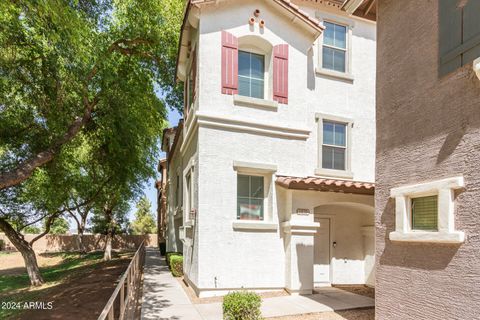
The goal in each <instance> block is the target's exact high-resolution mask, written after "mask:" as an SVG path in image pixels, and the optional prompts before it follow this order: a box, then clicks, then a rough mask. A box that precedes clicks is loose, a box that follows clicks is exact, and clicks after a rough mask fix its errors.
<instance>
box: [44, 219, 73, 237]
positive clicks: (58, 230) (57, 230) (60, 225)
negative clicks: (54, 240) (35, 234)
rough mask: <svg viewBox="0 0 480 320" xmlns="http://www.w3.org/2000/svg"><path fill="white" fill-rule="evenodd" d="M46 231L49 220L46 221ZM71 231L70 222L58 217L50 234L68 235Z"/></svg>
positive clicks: (51, 227) (52, 225) (52, 224)
mask: <svg viewBox="0 0 480 320" xmlns="http://www.w3.org/2000/svg"><path fill="white" fill-rule="evenodd" d="M43 227H44V229H46V228H47V220H45V221H44V225H43ZM68 230H69V225H68V221H67V220H66V219H65V218H63V217H58V218H56V219H54V220H53V222H52V223H51V225H50V230H49V233H50V234H66V233H67V232H68Z"/></svg>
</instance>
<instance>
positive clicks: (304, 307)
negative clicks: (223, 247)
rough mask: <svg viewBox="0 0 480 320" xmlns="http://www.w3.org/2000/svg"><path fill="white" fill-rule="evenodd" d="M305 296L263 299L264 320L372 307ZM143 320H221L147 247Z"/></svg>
mask: <svg viewBox="0 0 480 320" xmlns="http://www.w3.org/2000/svg"><path fill="white" fill-rule="evenodd" d="M317 291H319V293H316V294H312V295H305V296H282V297H275V298H266V299H263V302H262V308H261V309H262V314H263V316H264V317H266V318H268V317H277V316H286V315H298V314H304V313H313V312H326V311H338V310H347V309H355V308H364V307H373V306H374V305H375V303H374V300H373V299H372V298H368V297H365V296H361V295H358V294H354V293H350V292H347V291H344V290H340V289H336V288H331V287H326V288H322V289H320V290H318V289H317ZM142 319H159V320H221V319H222V304H221V303H207V304H192V302H191V301H190V299H189V298H188V296H187V294H186V293H185V291H184V290H183V288H182V286H181V285H180V284H179V283H178V281H177V280H176V279H175V278H174V277H173V276H172V275H171V273H170V271H169V270H168V267H167V266H166V264H165V259H164V258H163V257H162V258H161V257H160V252H159V251H158V249H153V248H147V253H146V258H145V276H144V283H143V303H142Z"/></svg>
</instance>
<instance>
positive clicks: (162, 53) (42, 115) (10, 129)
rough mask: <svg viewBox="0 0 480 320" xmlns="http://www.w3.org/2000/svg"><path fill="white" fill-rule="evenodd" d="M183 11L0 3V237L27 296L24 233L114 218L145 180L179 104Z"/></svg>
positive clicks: (32, 265) (155, 4)
mask: <svg viewBox="0 0 480 320" xmlns="http://www.w3.org/2000/svg"><path fill="white" fill-rule="evenodd" d="M182 6H183V4H182V1H181V0H142V1H135V0H123V1H114V0H110V1H109V0H105V1H94V0H82V1H69V2H66V1H60V0H52V1H43V2H38V1H33V0H32V1H28V0H26V1H14V2H11V1H3V2H0V30H1V32H0V229H1V230H2V231H3V232H5V233H6V234H7V236H8V237H9V239H10V240H11V241H12V243H13V244H14V245H15V247H16V248H17V249H18V250H19V251H20V252H21V253H22V255H23V257H24V260H25V265H26V266H27V271H28V274H29V276H30V280H31V283H32V285H39V284H42V283H43V279H42V278H41V275H40V273H39V270H38V266H37V263H36V258H35V253H34V252H33V249H32V247H31V245H32V243H33V240H32V241H31V242H30V243H29V242H26V241H25V240H24V239H23V237H22V235H21V230H22V228H24V227H26V226H27V225H31V224H34V223H36V222H39V221H42V219H47V222H48V223H47V225H48V224H51V223H53V222H54V221H55V218H56V217H58V216H59V215H61V214H63V213H64V212H66V211H68V212H70V211H71V212H76V211H77V210H81V211H82V212H83V215H85V214H87V215H88V213H89V212H93V211H94V210H97V211H98V210H99V209H100V210H103V209H105V210H104V211H105V212H113V211H114V210H115V207H114V206H112V204H115V205H118V204H119V203H120V204H121V203H123V202H124V201H129V200H131V199H134V198H135V197H136V196H137V194H138V190H139V186H141V183H142V182H143V181H145V179H147V178H148V177H149V176H151V175H152V171H153V169H152V168H153V167H154V166H152V159H154V158H155V156H156V152H157V149H158V146H157V143H158V137H159V134H160V132H161V129H162V127H163V125H164V123H165V121H164V119H165V113H166V112H165V103H166V102H167V103H170V105H172V106H173V107H178V108H180V107H179V106H180V105H181V103H182V102H181V100H182V99H181V95H179V92H180V91H179V88H177V86H176V85H175V81H174V72H173V70H174V68H175V57H176V48H177V44H178V30H179V26H180V23H181V12H182ZM158 88H160V89H162V92H163V93H164V94H163V95H162V97H163V98H162V99H160V98H158V97H157V95H156V94H155V90H156V89H158ZM177 98H178V99H177ZM135 140H137V141H136V142H135ZM79 154H81V155H83V157H77V156H78V155H79ZM149 166H151V167H149ZM106 184H108V188H106ZM89 185H90V186H91V187H89ZM116 197H120V198H121V199H117V200H116V201H112V199H115V198H116ZM18 208H20V209H21V210H18ZM109 216H110V217H111V216H112V215H111V214H110V215H109ZM85 219H86V218H85ZM15 221H21V223H20V224H18V225H19V227H18V228H17V227H13V226H12V223H14V222H15ZM44 234H45V233H42V234H40V235H39V237H41V236H43V235H44ZM110 234H112V237H113V232H111V233H110ZM36 239H37V238H36Z"/></svg>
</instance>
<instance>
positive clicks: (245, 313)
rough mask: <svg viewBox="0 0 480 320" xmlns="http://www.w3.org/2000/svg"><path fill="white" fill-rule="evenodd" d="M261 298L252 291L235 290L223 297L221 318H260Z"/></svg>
mask: <svg viewBox="0 0 480 320" xmlns="http://www.w3.org/2000/svg"><path fill="white" fill-rule="evenodd" d="M261 304H262V298H260V296H259V295H258V294H256V293H254V292H248V291H235V292H231V293H229V294H227V295H226V296H225V297H224V298H223V319H225V320H260V319H262V313H261V311H260V306H261Z"/></svg>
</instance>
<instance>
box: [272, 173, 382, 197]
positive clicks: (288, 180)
mask: <svg viewBox="0 0 480 320" xmlns="http://www.w3.org/2000/svg"><path fill="white" fill-rule="evenodd" d="M275 182H276V184H278V185H279V186H281V187H284V188H287V189H293V190H316V191H329V192H342V193H355V194H366V195H373V194H374V193H375V184H374V183H369V182H359V181H351V180H338V179H329V178H320V177H304V178H302V177H290V176H277V179H276V181H275Z"/></svg>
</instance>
